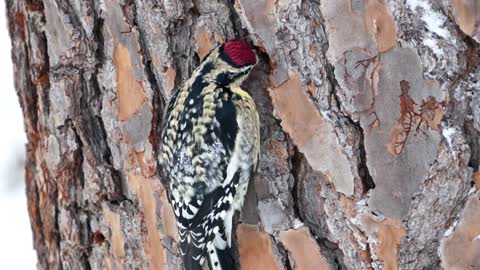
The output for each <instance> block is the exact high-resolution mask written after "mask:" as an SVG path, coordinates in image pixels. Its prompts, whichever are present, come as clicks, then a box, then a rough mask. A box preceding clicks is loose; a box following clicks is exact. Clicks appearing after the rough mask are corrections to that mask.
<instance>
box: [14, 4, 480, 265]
mask: <svg viewBox="0 0 480 270" xmlns="http://www.w3.org/2000/svg"><path fill="white" fill-rule="evenodd" d="M7 9H8V18H9V31H10V35H11V37H12V44H13V51H12V58H13V63H14V67H15V87H16V90H17V93H18V96H19V100H20V103H21V105H22V108H23V113H24V116H25V127H26V131H27V134H28V145H27V157H28V162H27V165H26V168H25V170H26V186H27V197H28V206H29V214H30V219H31V222H32V230H33V233H34V246H35V249H36V251H37V253H38V268H39V269H105V268H106V269H147V268H149V269H182V266H181V259H180V258H179V254H178V247H177V245H178V244H177V232H176V227H175V221H174V216H173V214H172V210H171V208H170V206H169V204H168V202H167V200H166V198H165V191H164V189H163V187H162V186H161V184H160V181H159V178H158V175H157V173H156V172H157V168H156V167H157V162H156V160H157V158H156V151H157V149H158V148H159V141H158V135H159V132H160V129H161V122H162V111H163V108H164V105H165V102H166V101H167V100H168V99H169V98H170V97H171V95H172V93H173V91H174V89H175V88H176V87H177V86H179V85H180V84H181V83H182V82H183V81H185V80H186V78H188V77H189V76H190V74H191V72H192V70H193V69H194V68H195V66H197V65H198V63H199V62H200V60H201V59H202V57H204V56H205V55H206V54H207V53H208V51H209V50H210V49H212V48H213V47H215V46H216V45H217V44H220V43H222V42H223V41H225V40H227V39H234V38H244V39H248V40H250V41H252V42H253V43H254V44H256V45H258V46H259V48H260V51H261V55H260V58H261V61H260V63H259V64H258V65H257V67H256V68H255V70H254V71H253V72H252V75H251V76H250V78H249V79H248V81H247V84H248V88H249V89H251V90H252V92H253V95H254V99H255V101H256V103H257V106H258V109H259V113H260V119H261V124H262V136H261V138H262V147H261V149H262V153H261V158H260V165H259V169H258V172H257V173H256V176H255V177H254V179H252V182H251V183H252V184H251V185H250V187H251V188H250V190H249V192H248V195H247V199H246V205H245V207H244V210H243V211H242V214H241V216H240V218H239V221H240V224H239V225H238V228H237V239H238V243H239V246H240V247H239V253H240V261H241V265H242V269H438V268H441V267H442V268H444V269H480V237H479V235H480V214H479V213H480V192H479V189H480V173H479V171H478V167H479V161H480V141H479V135H480V90H479V89H480V67H479V63H480V61H479V59H480V57H479V53H480V46H479V42H480V3H479V2H478V1H476V0H441V1H440V0H403V1H398V0H350V1H349V0H321V1H318V0H317V1H315V0H303V1H302V0H280V1H278V0H265V1H257V0H237V1H227V0H222V1H209V0H195V1H191V0H186V1H181V0H163V1H160V0H155V1H140V0H121V1H120V0H104V1H60V0H44V1H40V0H7ZM6 128H8V127H6Z"/></svg>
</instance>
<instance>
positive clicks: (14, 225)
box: [0, 1, 37, 270]
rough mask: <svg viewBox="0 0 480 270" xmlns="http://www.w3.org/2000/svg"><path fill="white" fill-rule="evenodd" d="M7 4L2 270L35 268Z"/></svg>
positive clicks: (0, 153) (0, 107)
mask: <svg viewBox="0 0 480 270" xmlns="http://www.w3.org/2000/svg"><path fill="white" fill-rule="evenodd" d="M10 50H11V46H10V37H9V35H8V31H7V21H6V14H5V2H3V1H2V3H0V71H1V75H0V76H1V84H2V90H0V112H1V113H0V124H1V126H2V129H1V131H0V269H20V270H23V269H27V270H28V269H36V260H37V259H36V254H35V251H34V250H33V239H32V232H31V229H30V221H29V218H28V212H27V199H26V195H25V183H24V178H23V177H24V169H23V166H24V163H25V144H26V141H27V139H26V136H25V131H24V128H23V119H22V111H21V109H20V105H19V103H18V98H17V94H16V93H15V89H14V88H13V68H12V61H11V57H10Z"/></svg>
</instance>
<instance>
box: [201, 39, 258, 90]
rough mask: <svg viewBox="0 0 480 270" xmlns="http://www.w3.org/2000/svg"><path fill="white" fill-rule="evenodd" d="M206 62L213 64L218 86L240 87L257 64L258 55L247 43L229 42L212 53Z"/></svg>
mask: <svg viewBox="0 0 480 270" xmlns="http://www.w3.org/2000/svg"><path fill="white" fill-rule="evenodd" d="M205 61H206V62H207V63H208V62H210V63H212V65H213V74H212V76H213V78H212V79H214V80H215V81H216V82H217V83H218V84H220V85H233V86H237V87H238V86H239V85H240V84H241V83H242V82H243V81H244V80H245V78H246V77H247V76H248V74H250V71H251V70H252V68H253V67H254V66H255V64H256V63H257V55H256V53H255V51H254V49H253V47H252V46H251V45H250V44H249V43H247V42H246V41H243V40H229V41H227V42H225V43H224V44H222V45H220V46H219V47H217V48H216V49H215V50H214V51H212V53H210V54H209V56H207V57H206V59H205Z"/></svg>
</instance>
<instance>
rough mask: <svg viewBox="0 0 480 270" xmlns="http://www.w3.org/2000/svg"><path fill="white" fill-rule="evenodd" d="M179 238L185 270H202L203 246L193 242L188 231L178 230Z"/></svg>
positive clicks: (193, 239) (203, 259)
mask: <svg viewBox="0 0 480 270" xmlns="http://www.w3.org/2000/svg"><path fill="white" fill-rule="evenodd" d="M179 236H180V250H181V252H182V258H183V265H184V268H185V270H202V269H203V267H202V265H203V262H204V261H205V254H204V251H203V249H204V244H203V243H198V242H197V241H195V238H194V237H192V236H191V232H190V231H188V230H179Z"/></svg>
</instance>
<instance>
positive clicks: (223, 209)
mask: <svg viewBox="0 0 480 270" xmlns="http://www.w3.org/2000/svg"><path fill="white" fill-rule="evenodd" d="M257 62H258V57H257V54H256V52H255V50H254V49H253V46H251V45H250V44H249V43H248V42H247V41H244V40H229V41H226V42H225V43H223V44H221V45H219V46H218V47H216V48H215V49H213V50H212V51H210V52H209V53H208V55H207V56H205V58H204V59H203V61H202V62H201V63H200V64H199V66H198V67H197V68H196V69H195V70H194V71H193V73H192V76H191V77H190V78H189V79H188V80H187V81H186V82H185V83H184V84H183V85H182V86H181V87H179V88H178V89H177V90H176V91H175V93H174V94H173V96H172V97H171V99H170V100H169V102H168V105H167V108H166V111H165V113H164V118H163V125H162V132H161V138H160V142H161V143H160V148H159V154H158V161H159V167H160V171H161V174H162V175H161V178H162V181H163V183H164V186H165V189H166V190H167V194H168V195H167V196H168V200H169V202H170V204H171V206H172V209H173V212H174V214H175V217H176V223H177V229H178V235H179V247H180V252H181V255H182V258H183V265H184V268H185V269H186V270H198V269H203V268H202V267H203V266H204V264H205V265H207V266H208V268H209V269H211V270H226V269H238V263H236V262H235V257H234V256H235V255H234V254H238V253H235V252H236V251H237V252H238V250H236V248H237V247H236V246H235V245H233V244H232V237H233V236H232V235H233V234H234V233H235V232H234V231H233V230H234V224H233V216H234V214H235V212H236V211H240V210H241V208H242V205H243V202H244V200H245V195H246V192H247V188H248V183H249V181H250V179H251V177H252V175H253V174H254V172H255V170H256V168H257V164H258V160H259V155H260V122H259V115H258V112H257V109H256V105H255V102H254V100H253V98H252V96H251V95H250V93H249V91H248V90H247V89H245V87H244V85H245V82H246V81H245V80H246V79H247V77H248V75H249V74H250V72H251V71H252V69H253V67H254V66H255V65H256V63H257Z"/></svg>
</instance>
